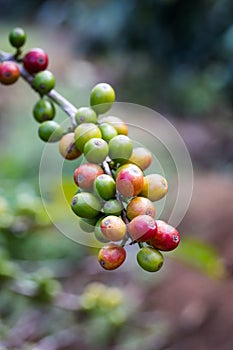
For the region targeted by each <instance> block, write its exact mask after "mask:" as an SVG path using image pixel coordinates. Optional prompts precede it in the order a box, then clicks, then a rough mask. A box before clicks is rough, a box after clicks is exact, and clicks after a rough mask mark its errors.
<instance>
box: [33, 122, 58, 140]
mask: <svg viewBox="0 0 233 350" xmlns="http://www.w3.org/2000/svg"><path fill="white" fill-rule="evenodd" d="M38 134H39V137H40V138H41V139H42V140H43V141H45V142H57V141H59V140H60V139H61V138H62V135H63V130H62V127H61V126H60V125H59V124H58V123H56V122H54V121H53V120H48V121H45V122H43V123H41V124H40V126H39V129H38Z"/></svg>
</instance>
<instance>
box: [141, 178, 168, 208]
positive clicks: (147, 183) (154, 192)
mask: <svg viewBox="0 0 233 350" xmlns="http://www.w3.org/2000/svg"><path fill="white" fill-rule="evenodd" d="M167 192H168V183H167V180H166V179H165V178H164V177H163V176H161V175H159V174H150V175H147V176H145V177H144V183H143V188H142V191H141V193H140V196H142V197H146V198H149V199H150V200H151V201H152V202H155V201H158V200H160V199H161V198H163V197H164V196H165V195H166V194H167Z"/></svg>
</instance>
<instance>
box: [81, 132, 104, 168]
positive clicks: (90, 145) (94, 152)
mask: <svg viewBox="0 0 233 350" xmlns="http://www.w3.org/2000/svg"><path fill="white" fill-rule="evenodd" d="M83 153H84V156H85V158H86V160H87V161H88V162H89V163H96V164H98V163H102V162H103V161H104V160H105V158H106V157H107V155H108V144H107V142H106V141H104V140H103V139H100V138H92V139H90V140H89V141H87V142H86V143H85V146H84V149H83Z"/></svg>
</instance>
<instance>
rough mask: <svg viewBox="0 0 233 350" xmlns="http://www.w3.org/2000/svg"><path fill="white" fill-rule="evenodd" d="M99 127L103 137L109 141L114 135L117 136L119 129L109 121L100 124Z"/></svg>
mask: <svg viewBox="0 0 233 350" xmlns="http://www.w3.org/2000/svg"><path fill="white" fill-rule="evenodd" d="M99 128H100V131H101V134H102V139H103V140H105V141H107V142H109V141H110V140H111V139H112V138H113V137H114V136H117V131H116V129H115V128H114V126H112V125H110V124H108V123H103V124H100V125H99Z"/></svg>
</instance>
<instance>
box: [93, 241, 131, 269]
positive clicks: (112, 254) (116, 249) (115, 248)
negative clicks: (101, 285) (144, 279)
mask: <svg viewBox="0 0 233 350" xmlns="http://www.w3.org/2000/svg"><path fill="white" fill-rule="evenodd" d="M125 259H126V250H125V249H124V248H123V247H122V246H120V245H117V244H115V243H109V244H107V245H105V246H104V247H102V248H101V249H100V251H99V254H98V261H99V264H100V266H101V267H103V268H104V269H105V270H115V269H117V268H118V267H119V266H121V265H122V264H123V262H124V261H125Z"/></svg>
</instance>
